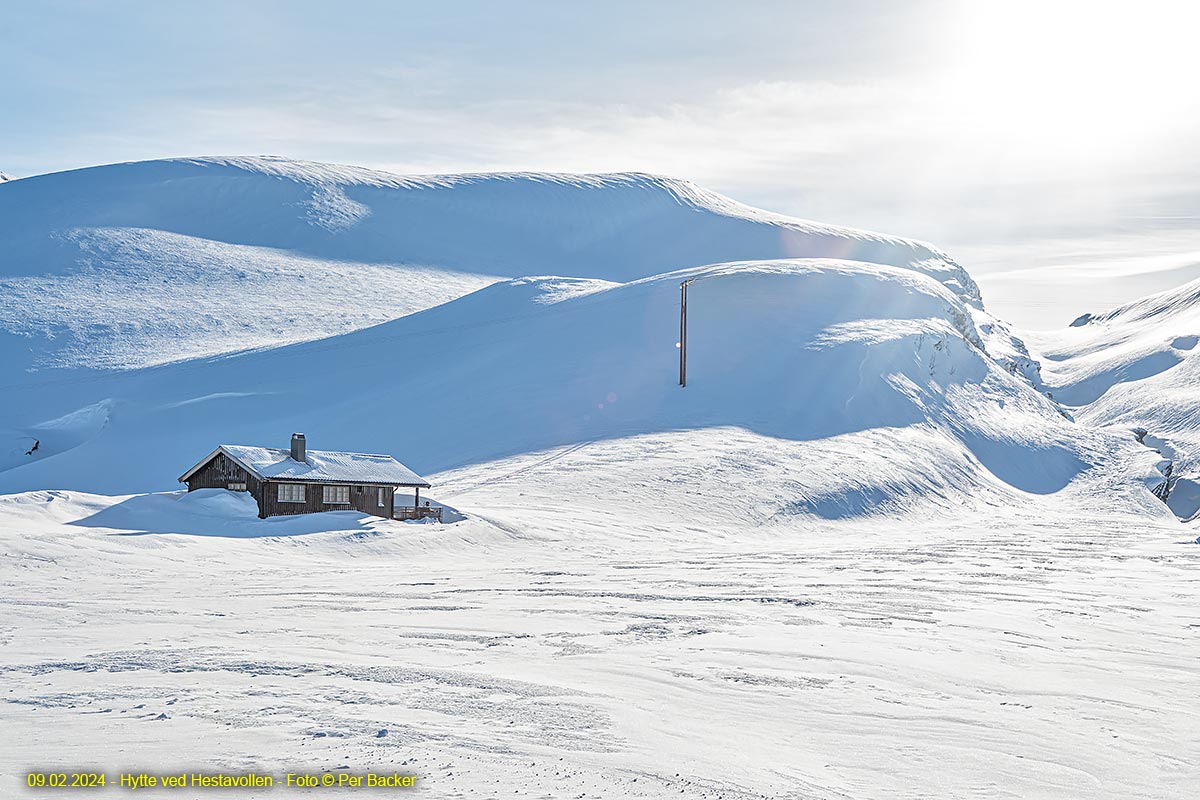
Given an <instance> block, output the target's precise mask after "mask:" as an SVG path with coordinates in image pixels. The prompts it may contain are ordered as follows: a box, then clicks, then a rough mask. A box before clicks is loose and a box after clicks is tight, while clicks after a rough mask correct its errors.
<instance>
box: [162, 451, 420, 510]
mask: <svg viewBox="0 0 1200 800" xmlns="http://www.w3.org/2000/svg"><path fill="white" fill-rule="evenodd" d="M179 480H180V482H181V483H186V484H187V487H188V491H189V492H190V491H193V490H195V489H228V490H230V491H234V492H249V493H250V495H251V496H252V497H253V498H254V499H255V500H256V501H257V502H258V516H259V517H261V518H264V519H265V518H266V517H277V516H283V515H287V514H312V513H314V512H317V511H361V512H363V513H364V514H374V515H375V516H378V517H387V518H388V519H422V518H425V517H435V518H437V519H438V520H440V519H441V511H442V510H441V509H440V508H437V507H430V505H429V502H428V501H426V503H425V505H424V506H422V505H421V489H428V488H429V482H428V481H426V480H425V479H424V478H422V477H421V476H420V475H418V474H417V473H415V472H413V471H412V470H411V469H409V468H408V467H406V466H404V465H403V464H401V463H400V462H399V461H397V460H396V459H394V458H392V457H391V456H384V455H371V454H369V453H342V452H337V451H332V450H309V449H308V446H307V442H306V441H305V439H304V434H302V433H294V434H292V442H291V447H290V448H289V449H287V450H278V449H275V448H270V447H252V446H248V445H236V444H223V445H219V446H218V447H217V449H216V450H213V451H212V452H211V453H209V454H208V455H207V456H205V457H204V458H202V459H201V460H200V462H199V463H197V464H196V465H195V466H194V467H192V468H191V469H189V470H188V471H187V472H185V473H184V474H183V475H181V476H180V477H179ZM402 488H407V489H412V490H413V491H414V505H412V506H407V505H404V506H397V505H396V491H397V490H398V489H402Z"/></svg>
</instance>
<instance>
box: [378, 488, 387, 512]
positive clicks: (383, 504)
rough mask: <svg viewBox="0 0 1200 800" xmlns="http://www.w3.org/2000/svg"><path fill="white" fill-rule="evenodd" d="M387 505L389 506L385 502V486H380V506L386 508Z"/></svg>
mask: <svg viewBox="0 0 1200 800" xmlns="http://www.w3.org/2000/svg"><path fill="white" fill-rule="evenodd" d="M386 506H387V503H385V502H383V487H382V486H380V487H379V507H380V508H384V507H386Z"/></svg>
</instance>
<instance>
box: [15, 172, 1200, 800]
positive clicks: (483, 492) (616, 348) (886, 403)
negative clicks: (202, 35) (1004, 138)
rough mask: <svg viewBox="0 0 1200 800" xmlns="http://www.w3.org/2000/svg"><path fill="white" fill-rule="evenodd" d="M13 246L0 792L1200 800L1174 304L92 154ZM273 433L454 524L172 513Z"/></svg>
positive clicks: (717, 218)
mask: <svg viewBox="0 0 1200 800" xmlns="http://www.w3.org/2000/svg"><path fill="white" fill-rule="evenodd" d="M0 241H3V242H4V249H3V251H0V359H2V360H0V605H3V607H4V608H6V609H7V610H8V613H6V614H2V615H0V675H2V676H3V677H4V681H3V685H5V686H8V687H11V691H10V692H9V693H8V695H7V696H0V726H2V727H3V729H5V730H9V731H13V732H14V736H13V737H12V738H13V740H14V741H15V742H16V743H17V744H16V746H14V747H11V748H7V749H5V750H3V751H2V752H0V782H2V781H15V780H16V777H14V776H17V775H18V773H19V774H21V775H23V771H24V770H27V769H29V768H31V767H33V766H50V765H49V764H47V763H46V759H47V758H51V759H58V760H60V761H61V762H62V764H63V765H66V764H79V765H83V764H87V765H95V766H102V767H105V768H108V769H142V768H145V767H146V766H154V765H164V769H170V768H174V771H175V772H176V773H177V772H179V771H181V770H183V769H187V768H190V767H197V766H201V765H203V766H207V767H209V768H210V769H216V768H221V769H226V770H231V771H236V770H249V769H259V770H273V771H276V772H281V771H287V770H288V769H292V768H305V769H313V770H319V769H325V768H328V769H336V768H339V767H342V766H343V765H345V766H348V767H350V768H352V769H354V770H366V769H374V770H381V769H385V770H389V771H412V772H416V773H417V774H419V775H420V776H421V782H422V785H423V789H422V790H420V791H419V792H418V793H423V795H424V796H430V797H454V796H472V797H474V796H481V797H492V796H496V797H498V796H506V797H507V796H524V795H525V794H528V795H530V796H539V797H579V798H589V797H591V798H609V797H666V796H670V797H685V798H718V797H724V798H768V797H771V798H775V797H830V798H834V797H878V796H894V797H922V798H924V797H955V798H957V797H966V796H998V795H1006V794H1007V795H1011V796H1020V797H1064V798H1075V797H1080V796H1088V797H1113V798H1117V797H1120V798H1126V797H1147V798H1149V797H1154V798H1159V797H1189V796H1191V793H1192V788H1193V787H1194V786H1195V785H1197V783H1200V770H1198V769H1197V768H1196V766H1195V760H1194V759H1188V758H1185V757H1181V756H1180V755H1179V753H1180V747H1181V743H1183V745H1182V747H1183V749H1184V750H1186V747H1187V743H1189V742H1195V741H1198V740H1200V727H1198V723H1197V722H1196V718H1195V715H1194V714H1191V713H1190V708H1189V707H1188V706H1187V704H1186V703H1181V702H1180V700H1179V698H1180V697H1185V698H1186V697H1192V696H1194V695H1196V693H1197V690H1198V689H1200V683H1198V681H1197V676H1196V672H1195V670H1194V669H1192V668H1191V666H1190V665H1191V664H1193V663H1195V661H1196V658H1197V656H1200V650H1198V647H1200V646H1198V645H1197V644H1196V642H1197V641H1198V640H1197V638H1196V637H1195V636H1194V635H1192V634H1193V633H1194V630H1193V629H1194V628H1195V627H1196V626H1197V625H1200V619H1198V618H1197V617H1196V615H1195V612H1194V608H1195V603H1194V601H1193V597H1192V594H1191V593H1189V591H1188V589H1189V586H1190V584H1189V583H1188V581H1189V577H1188V576H1189V575H1191V574H1192V573H1194V571H1195V568H1196V566H1197V564H1196V561H1197V558H1200V549H1197V547H1196V545H1194V544H1191V542H1192V541H1193V540H1194V539H1195V536H1194V533H1195V532H1194V531H1189V529H1187V528H1186V527H1184V526H1182V525H1181V524H1180V523H1179V521H1178V520H1177V519H1176V518H1175V516H1173V515H1172V512H1175V515H1176V516H1180V517H1187V516H1189V513H1187V507H1189V506H1190V505H1191V504H1193V502H1194V505H1195V506H1196V507H1200V481H1197V482H1189V481H1190V480H1191V479H1190V478H1187V477H1186V475H1191V474H1194V473H1193V472H1189V470H1190V469H1191V467H1190V466H1189V465H1190V464H1192V463H1193V461H1190V460H1189V459H1194V458H1195V455H1194V453H1196V452H1197V451H1196V450H1194V449H1192V447H1193V445H1192V442H1194V441H1200V436H1197V435H1196V434H1195V433H1194V431H1195V430H1196V428H1195V425H1194V420H1195V419H1197V417H1196V416H1195V414H1194V409H1193V407H1194V405H1195V404H1194V401H1192V400H1189V399H1187V397H1188V396H1190V395H1188V387H1189V386H1194V385H1195V382H1193V381H1191V380H1190V379H1189V378H1188V374H1189V369H1190V368H1189V367H1188V364H1189V363H1190V361H1189V358H1190V353H1191V349H1192V348H1193V347H1194V346H1195V344H1196V341H1197V338H1196V337H1197V335H1200V329H1197V328H1196V326H1193V325H1192V323H1191V317H1190V316H1189V313H1190V312H1189V311H1188V309H1190V307H1191V306H1194V303H1189V301H1188V300H1187V298H1186V293H1181V294H1180V295H1179V296H1178V297H1175V298H1165V299H1164V300H1162V301H1155V302H1154V303H1150V304H1149V305H1147V304H1146V303H1143V304H1138V305H1135V306H1131V307H1129V309H1125V310H1118V311H1116V312H1113V313H1112V314H1110V315H1105V316H1104V317H1102V318H1101V317H1097V318H1095V319H1094V320H1093V321H1092V322H1089V323H1088V324H1087V325H1082V326H1080V327H1078V328H1075V329H1072V330H1071V331H1070V332H1068V333H1067V334H1064V335H1063V336H1064V338H1059V339H1054V340H1051V339H1049V338H1039V339H1037V340H1036V341H1034V342H1032V344H1033V347H1032V348H1031V347H1027V346H1026V343H1025V341H1023V339H1022V337H1021V336H1019V335H1018V334H1017V333H1016V332H1014V331H1013V330H1011V329H1010V328H1009V326H1007V325H1006V324H1005V323H1003V322H1002V321H1000V320H997V319H995V318H994V317H992V316H991V315H990V314H989V313H988V312H987V311H986V310H985V309H984V308H983V303H982V301H981V299H980V297H979V293H978V290H977V289H976V287H975V284H974V282H973V281H972V280H971V279H970V277H969V276H968V275H967V274H966V272H965V271H964V270H963V269H962V268H961V267H959V266H958V265H957V264H956V263H954V262H953V261H952V260H951V259H950V258H949V257H947V256H946V255H945V254H942V253H940V252H939V251H937V250H936V249H934V248H932V247H930V246H928V245H924V244H921V243H918V242H913V241H909V240H904V239H898V238H894V237H890V236H883V235H878V234H871V233H864V232H860V231H853V230H849V229H844V228H837V227H833V226H826V225H818V224H815V223H808V222H802V221H799V220H794V219H791V218H787V217H782V216H779V215H775V214H770V213H768V212H763V211H759V210H756V209H752V208H748V207H746V206H743V205H741V204H738V203H736V202H734V201H732V200H729V199H728V198H724V197H721V196H719V195H716V194H713V193H711V192H708V191H706V190H703V189H700V188H699V187H696V186H693V185H691V184H688V183H686V182H682V181H677V180H672V179H667V178H660V177H654V176H647V175H639V174H623V175H603V176H600V175H598V176H563V175H538V174H516V175H463V176H442V177H422V178H413V177H399V176H394V175H388V174H385V173H379V172H372V171H369V170H363V169H357V168H351V167H334V166H327V165H319V164H308V163H299V162H290V161H283V160H279V159H266V158H257V159H250V158H237V159H191V160H175V161H159V162H144V163H136V164H123V165H115V166H110V167H100V168H95V169H90V170H81V171H77V172H72V173H61V174H57V175H47V176H40V177H36V178H24V179H20V180H16V181H9V182H6V183H4V184H3V185H0ZM685 280H687V281H690V284H689V290H688V292H689V299H688V335H687V344H688V348H687V357H688V385H687V387H686V388H682V387H680V386H679V385H678V365H679V354H680V350H679V348H678V346H677V344H678V342H679V338H680V337H679V301H680V283H681V282H683V281H685ZM1147 302H1148V301H1147ZM1160 306H1161V308H1160ZM1065 337H1073V338H1065ZM1164 337H1166V338H1164ZM1164 381H1168V383H1163V382H1164ZM1155 382H1157V383H1155ZM1156 386H1157V387H1158V388H1155V387H1156ZM1050 395H1053V397H1051V396H1050ZM1175 401H1178V405H1175V406H1173V405H1172V403H1174V402H1175ZM1172 409H1174V410H1173V411H1172ZM1135 427H1136V428H1138V430H1136V431H1135V430H1134V428H1135ZM294 431H303V432H305V433H306V434H307V438H308V443H309V446H310V447H312V448H314V449H317V450H321V449H328V450H343V451H358V452H367V453H388V454H391V455H393V456H395V457H397V458H399V459H400V460H401V461H403V462H404V463H405V464H407V465H408V466H410V467H412V468H413V469H414V470H415V471H416V472H418V473H420V474H422V475H424V476H426V477H428V478H429V479H430V482H431V483H432V484H433V488H432V489H431V490H430V491H429V493H428V495H426V494H424V493H423V495H422V497H423V499H424V498H425V497H426V496H428V497H429V498H430V499H431V500H432V501H433V502H435V503H438V504H444V505H445V506H446V507H447V509H448V510H447V513H446V514H445V517H444V518H445V519H446V523H444V524H443V523H435V522H433V521H424V522H421V523H416V522H414V523H404V522H397V521H390V520H381V519H376V518H367V517H365V516H363V515H360V514H356V513H350V512H334V513H327V514H315V515H307V516H303V517H297V518H274V519H267V520H258V519H256V517H255V506H254V503H253V502H252V501H251V500H250V499H249V498H248V497H247V496H245V495H241V494H235V493H230V492H225V491H222V490H201V491H198V492H194V493H191V494H187V493H183V492H180V491H175V489H176V486H177V485H176V484H175V478H176V476H178V475H180V474H181V473H182V472H183V471H184V470H185V469H186V468H188V467H189V466H191V465H192V464H193V463H194V462H195V461H196V459H198V458H200V457H201V456H203V455H204V454H205V453H208V452H210V451H211V450H212V449H213V448H214V447H215V446H216V445H217V444H218V443H221V442H226V443H235V444H245V445H256V446H264V447H285V446H286V445H287V443H288V438H289V436H290V434H291V433H292V432H294ZM1181 476H1184V477H1181ZM1167 487H1169V488H1170V492H1171V494H1170V496H1169V497H1168V498H1167V499H1168V504H1164V503H1163V502H1162V501H1161V500H1160V499H1159V497H1160V496H1162V495H1163V494H1165V493H1166V492H1167ZM1156 493H1157V496H1156ZM1192 498H1194V500H1193V499H1192ZM181 754H183V755H181ZM6 785H7V784H6ZM12 785H13V786H16V784H15V783H12ZM2 793H3V792H0V794H2ZM63 796H70V795H69V793H64V794H63ZM144 796H147V797H154V796H156V795H154V794H152V793H145V795H144ZM164 796H165V795H164ZM247 796H248V797H253V796H256V795H254V794H253V792H251V793H249V794H247ZM263 796H281V797H287V796H291V795H290V794H289V793H288V792H287V791H280V790H274V791H273V793H271V794H269V795H263Z"/></svg>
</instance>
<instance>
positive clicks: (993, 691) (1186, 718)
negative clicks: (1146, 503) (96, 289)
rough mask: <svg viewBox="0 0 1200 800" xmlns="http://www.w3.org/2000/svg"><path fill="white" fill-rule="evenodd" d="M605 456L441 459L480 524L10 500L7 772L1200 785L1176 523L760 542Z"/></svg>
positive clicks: (893, 531) (953, 793) (447, 483)
mask: <svg viewBox="0 0 1200 800" xmlns="http://www.w3.org/2000/svg"><path fill="white" fill-rule="evenodd" d="M651 445H653V446H655V447H659V448H666V447H685V446H686V443H685V442H674V443H672V442H671V441H670V440H669V439H668V440H667V441H658V442H654V443H647V446H651ZM593 450H595V452H593ZM606 455H607V456H610V457H616V458H617V459H619V463H621V464H626V463H628V462H627V456H628V453H623V452H618V453H615V454H606V453H605V449H604V448H603V447H602V446H596V447H595V448H592V447H584V448H581V449H579V450H575V451H571V452H558V453H551V454H546V455H545V457H543V458H540V459H538V460H537V461H535V462H533V463H532V464H516V465H512V466H513V467H514V468H515V470H516V471H517V474H511V473H512V472H513V471H514V470H509V472H510V474H511V476H510V477H509V478H507V479H506V480H502V481H490V482H489V484H488V485H487V486H483V487H481V486H479V485H478V481H479V480H480V479H481V478H484V477H485V476H488V475H494V474H495V473H494V472H492V469H495V470H496V471H498V472H503V471H504V469H505V466H504V465H492V466H491V467H489V468H488V469H487V470H484V469H482V468H480V469H472V470H464V471H462V472H460V473H452V474H448V475H444V476H439V477H438V480H437V481H436V483H437V484H438V485H439V486H441V487H442V489H441V494H440V495H439V498H438V499H439V500H441V501H448V502H450V503H451V504H453V505H456V506H458V507H460V508H462V507H470V508H471V509H473V511H474V515H473V517H472V518H471V519H470V520H468V521H464V522H459V523H456V524H454V525H435V524H416V523H400V522H384V521H374V522H367V521H365V520H363V519H361V518H359V517H357V516H355V515H351V514H336V515H333V517H334V518H329V519H328V520H327V521H326V527H329V528H331V530H328V531H325V532H311V531H312V530H313V527H314V526H313V525H312V522H311V520H286V519H285V520H280V519H275V520H267V521H261V522H260V521H253V520H252V521H249V522H247V521H246V520H244V519H243V520H241V521H240V522H238V523H234V524H231V523H230V521H229V516H230V515H235V514H236V512H237V511H238V509H237V508H236V507H234V506H235V503H234V504H231V503H230V502H228V501H227V499H225V498H219V497H214V496H204V497H200V496H192V497H185V496H181V495H167V496H165V497H163V498H162V500H161V502H158V503H153V504H151V503H149V499H147V498H136V497H135V498H132V499H130V500H120V499H110V498H104V497H97V496H91V495H86V494H78V493H65V492H64V493H45V492H42V493H31V494H25V495H14V496H9V497H7V498H5V499H4V500H3V501H2V502H0V531H3V533H2V535H3V540H2V541H3V543H2V545H0V547H2V550H3V555H4V577H3V585H2V586H0V603H2V604H3V606H4V615H3V623H2V628H0V642H3V649H2V651H0V652H2V654H3V655H2V658H0V672H3V674H4V686H5V702H4V704H3V706H0V709H2V712H0V713H2V714H3V725H4V729H5V730H6V731H8V732H9V733H8V735H7V736H6V739H7V740H8V743H9V744H8V746H7V747H6V748H5V749H4V751H3V755H2V756H0V770H2V771H3V773H4V776H3V780H4V781H5V782H6V783H7V785H9V786H10V787H12V786H14V785H16V782H17V780H18V779H19V774H23V771H24V770H26V769H29V768H31V767H34V766H37V767H50V766H61V765H78V766H80V767H82V766H94V767H98V768H101V767H102V768H105V769H110V770H118V769H125V770H134V769H142V768H153V769H154V770H157V771H160V772H166V771H168V769H172V768H174V769H176V771H177V772H178V771H181V770H183V769H184V768H188V767H191V768H196V767H199V766H201V765H204V766H207V767H208V768H214V767H223V768H227V769H229V770H232V771H245V770H259V771H265V772H280V771H288V770H296V771H303V770H313V771H316V770H325V769H337V768H338V767H350V768H353V769H355V770H369V769H380V770H397V771H402V772H412V773H415V774H417V775H419V776H420V786H421V788H420V790H419V792H418V793H419V794H422V795H424V796H431V797H508V796H530V797H547V798H552V797H595V798H604V797H666V796H670V797H704V798H713V797H726V798H752V797H789V798H792V797H794V798H802V797H803V798H808V797H914V798H915V797H931V796H936V797H1063V798H1078V797H1112V798H1130V797H1146V798H1162V797H1187V796H1191V795H1192V794H1193V792H1194V789H1195V787H1196V785H1197V784H1198V783H1200V766H1198V765H1197V762H1196V759H1195V758H1194V756H1193V751H1194V745H1195V744H1196V742H1197V741H1200V717H1198V716H1197V715H1196V714H1195V703H1194V698H1195V697H1196V696H1197V693H1198V692H1200V676H1198V674H1197V670H1196V669H1195V664H1196V661H1197V658H1198V657H1200V637H1197V635H1196V634H1197V631H1198V630H1200V614H1198V613H1197V611H1196V606H1195V596H1196V590H1197V577H1196V576H1197V574H1198V573H1197V569H1198V568H1200V547H1197V546H1196V545H1195V544H1189V543H1188V542H1189V541H1190V540H1189V539H1188V537H1187V536H1185V534H1183V533H1182V532H1181V531H1180V529H1179V528H1178V527H1177V525H1176V524H1175V523H1158V524H1150V523H1147V522H1145V521H1144V520H1141V519H1137V518H1121V517H1119V516H1113V515H1104V516H1097V515H1090V514H1088V513H1087V512H1086V511H1084V512H1081V513H1070V512H1069V511H1067V510H1066V509H1063V510H1062V513H1061V514H1058V515H1054V516H1053V517H1049V518H1047V517H1046V515H1045V513H1044V509H1043V510H1039V512H1038V513H1029V512H1028V511H1024V510H1021V509H1019V508H1018V509H1014V508H995V509H993V510H992V513H990V514H986V515H973V516H967V515H960V516H958V517H955V516H953V515H950V514H947V515H938V516H928V517H924V518H907V519H900V520H891V521H880V520H873V521H871V522H870V523H854V522H849V523H846V522H839V523H834V522H823V523H820V524H798V523H790V524H785V525H776V526H758V527H751V526H747V525H745V524H741V523H740V522H739V521H738V520H736V519H733V520H730V519H728V518H727V517H726V516H725V515H723V514H721V513H720V511H719V508H718V507H717V506H718V505H719V503H713V502H712V498H697V499H696V500H694V501H693V503H692V504H690V505H689V504H687V503H684V504H683V505H682V506H679V505H677V506H674V507H673V508H672V509H670V513H668V510H667V509H664V508H656V507H655V506H654V504H653V501H652V498H653V496H654V495H655V494H656V491H655V490H654V488H648V489H646V490H645V493H644V494H643V495H641V496H638V497H636V498H634V499H635V500H636V502H635V503H633V504H623V502H622V498H621V497H620V496H619V495H615V496H614V495H610V494H609V493H608V492H606V491H604V490H602V489H601V488H599V487H595V486H592V485H589V484H588V483H587V479H586V475H587V474H588V473H587V472H585V471H583V470H582V469H581V468H582V467H583V466H584V464H585V460H587V459H592V460H603V459H604V458H605V457H606ZM593 466H594V465H593ZM564 475H568V476H570V475H573V476H575V477H574V478H564V477H563V476H564ZM564 482H566V483H567V484H571V483H575V485H574V489H575V492H574V493H573V494H572V497H574V498H575V499H576V500H577V502H576V503H575V504H574V505H573V506H566V505H565V504H563V503H562V502H561V500H560V498H561V496H562V495H561V494H560V492H561V491H562V490H563V488H564V486H563V484H564ZM576 482H577V483H576ZM655 488H663V489H664V495H665V496H667V497H670V498H671V499H672V500H679V499H680V498H679V496H678V495H677V494H676V493H674V492H673V491H672V490H671V488H670V487H655ZM676 491H677V490H676ZM202 494H204V495H209V493H207V492H205V493H202ZM213 494H222V493H221V492H213ZM150 499H156V498H150ZM234 500H236V498H234ZM731 502H736V498H732V499H731ZM114 503H115V505H114ZM139 504H143V505H145V506H146V507H145V508H144V509H142V510H141V511H137V510H135V508H134V507H136V506H137V505H139ZM122 505H127V506H129V507H130V510H129V511H127V512H125V513H124V514H120V513H119V510H120V508H121V506H122ZM171 506H175V507H176V508H175V509H174V510H172V509H171V508H170V507H171ZM241 510H242V511H243V512H245V511H246V509H244V508H243V509H241ZM249 513H250V514H251V515H252V513H253V512H252V511H250V512H249ZM110 515H111V516H110ZM110 520H111V521H110ZM118 523H120V526H119V527H107V526H108V525H117V524H118ZM176 528H179V529H181V530H182V531H183V532H182V533H172V532H171V531H173V530H175V529H176ZM205 534H211V535H205ZM382 731H386V734H382ZM110 793H112V794H115V792H110ZM140 794H142V795H144V796H147V797H154V796H162V797H168V796H174V795H172V794H171V793H170V792H163V793H161V794H157V795H156V794H155V793H154V792H153V791H150V790H143V791H142V792H140ZM280 794H281V792H280V790H278V789H277V790H274V791H273V792H269V793H268V792H262V793H259V794H256V793H254V792H243V793H239V796H245V797H257V796H262V797H267V796H280ZM282 794H284V795H286V794H287V792H286V791H284V792H282ZM87 795H88V792H82V793H81V794H80V796H87ZM56 796H57V795H56ZM314 796H323V795H320V793H319V792H317V793H314Z"/></svg>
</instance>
